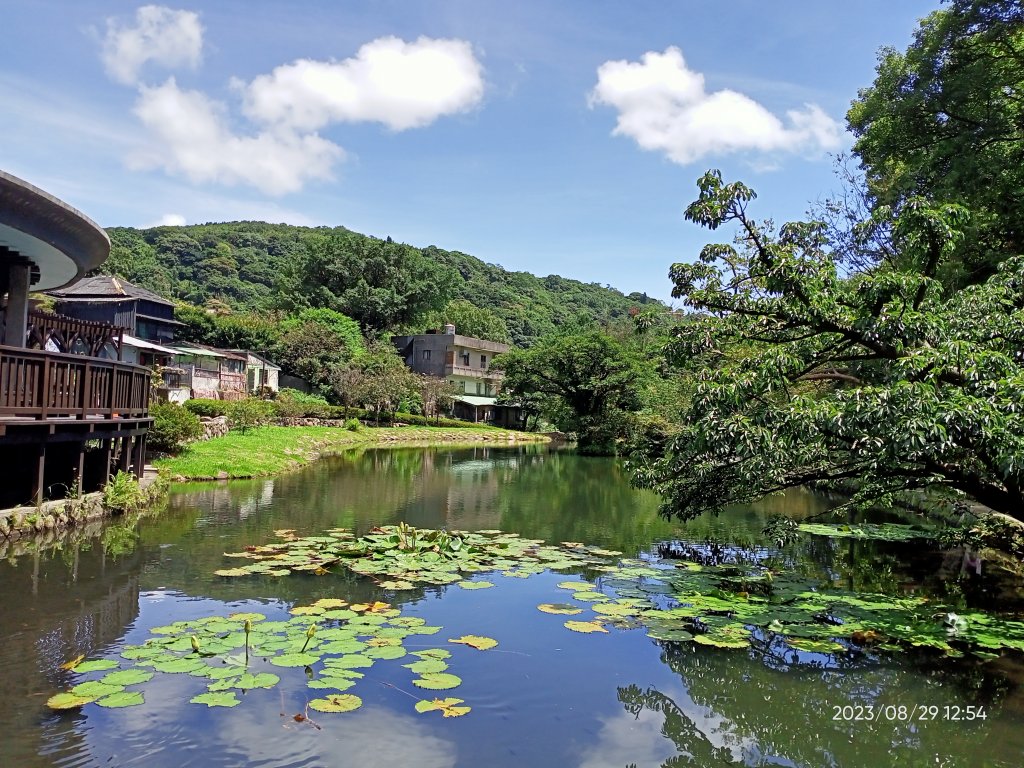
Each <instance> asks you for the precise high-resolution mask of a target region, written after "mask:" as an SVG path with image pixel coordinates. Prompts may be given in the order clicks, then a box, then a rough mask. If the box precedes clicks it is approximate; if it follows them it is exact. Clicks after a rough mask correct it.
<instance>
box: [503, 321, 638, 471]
mask: <svg viewBox="0 0 1024 768" xmlns="http://www.w3.org/2000/svg"><path fill="white" fill-rule="evenodd" d="M494 366H495V368H497V369H502V370H504V371H505V382H504V387H505V390H506V393H507V397H508V398H509V399H511V400H515V399H516V398H518V397H525V398H535V402H536V403H537V404H538V405H539V407H540V408H541V410H542V411H544V412H545V414H546V415H547V416H548V418H549V419H550V420H551V421H552V422H554V424H555V425H556V426H557V427H558V428H559V429H561V430H564V431H568V432H576V433H577V436H578V439H579V445H580V450H582V451H584V452H593V453H614V452H615V450H616V448H615V445H616V441H617V440H618V438H619V437H620V436H622V435H623V434H624V432H625V430H626V421H627V420H626V416H625V414H626V413H627V412H629V411H636V410H639V408H640V407H641V402H640V397H639V391H640V386H641V382H642V380H643V378H644V377H645V375H646V371H645V370H644V368H643V366H642V365H641V362H640V360H639V359H638V358H637V356H636V355H635V353H634V352H633V350H631V349H629V348H628V347H627V346H626V345H624V344H623V343H622V342H620V341H618V340H617V339H615V338H613V337H611V336H610V335H608V334H606V333H604V332H602V331H599V330H596V329H592V330H572V331H566V332H561V333H556V334H552V335H550V336H545V337H544V338H542V339H540V340H539V341H538V342H537V343H536V344H535V345H534V346H532V347H531V348H530V349H527V350H512V351H510V352H508V353H506V354H504V355H500V356H499V357H497V358H495V362H494ZM537 398H539V400H536V399H537Z"/></svg>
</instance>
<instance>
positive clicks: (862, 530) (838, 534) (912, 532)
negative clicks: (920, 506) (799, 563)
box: [797, 523, 935, 541]
mask: <svg viewBox="0 0 1024 768" xmlns="http://www.w3.org/2000/svg"><path fill="white" fill-rule="evenodd" d="M797 530H799V531H800V532H801V533H810V534H814V535H817V536H829V537H831V538H842V539H876V540H878V541H911V540H913V539H932V538H935V532H934V531H925V530H922V529H920V528H917V527H915V526H913V525H904V524H901V523H850V524H842V523H840V524H836V523H800V524H799V525H797Z"/></svg>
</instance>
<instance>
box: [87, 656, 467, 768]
mask: <svg viewBox="0 0 1024 768" xmlns="http://www.w3.org/2000/svg"><path fill="white" fill-rule="evenodd" d="M174 678H176V679H172V680H171V681H170V684H169V685H161V686H160V687H159V691H157V690H156V689H152V690H147V691H146V704H144V705H143V706H141V707H134V708H128V709H123V710H115V711H111V712H109V713H107V712H104V713H99V712H97V711H96V709H93V710H92V712H90V718H89V719H90V720H91V719H92V717H97V719H99V718H102V719H103V722H102V723H88V724H86V726H85V729H84V730H85V733H84V734H83V735H84V736H85V739H86V741H87V743H88V745H89V752H90V754H91V757H92V764H97V765H109V764H113V765H118V766H126V765H145V766H146V768H162V767H163V766H168V768H170V767H172V766H173V768H179V766H203V768H214V767H215V766H225V767H227V766H231V768H235V767H236V766H243V765H244V766H247V768H256V767H257V766H266V767H267V768H270V767H271V766H273V767H274V768H283V767H284V766H300V765H301V766H323V767H324V768H330V767H331V766H374V768H392V767H393V768H407V766H411V765H415V766H417V768H451V766H454V765H455V759H456V749H455V745H454V744H453V743H451V742H449V741H445V740H443V739H440V738H438V737H436V736H434V735H433V734H431V732H430V727H429V725H428V724H427V723H426V722H424V721H423V720H418V719H417V716H414V715H404V714H399V713H396V712H392V711H391V710H389V709H385V708H383V707H379V706H372V705H364V706H363V708H362V709H359V710H357V711H356V712H350V713H344V714H326V713H319V712H314V711H312V710H310V712H309V714H310V716H311V717H312V718H313V720H314V721H316V722H317V724H319V725H320V726H321V730H317V729H316V728H314V727H312V726H310V725H308V724H305V723H296V722H294V720H292V718H291V717H290V716H288V717H284V716H282V715H281V714H280V712H281V701H280V697H279V695H278V694H277V692H276V691H253V692H251V693H250V694H247V695H245V696H239V698H241V699H242V703H241V704H240V705H239V706H237V707H234V708H232V709H221V708H213V709H207V708H206V707H204V706H201V705H198V704H189V703H188V699H189V698H190V697H191V696H192V695H193V694H195V693H200V692H202V689H199V690H196V686H195V678H192V679H191V680H189V679H188V678H187V676H177V675H176V676H174ZM287 699H288V700H289V703H288V704H287V709H288V711H291V710H293V709H294V710H295V711H301V706H297V705H295V704H294V698H293V697H290V696H289V697H287ZM90 725H91V726H93V727H89V726H90ZM157 733H159V734H160V739H159V741H154V734H157Z"/></svg>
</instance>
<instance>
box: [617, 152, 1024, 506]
mask: <svg viewBox="0 0 1024 768" xmlns="http://www.w3.org/2000/svg"><path fill="white" fill-rule="evenodd" d="M699 187H700V196H699V198H698V200H697V201H695V202H694V203H693V204H691V205H690V206H689V207H688V208H687V211H686V216H687V218H688V219H690V220H691V221H695V222H697V223H699V224H702V225H704V226H706V227H708V228H710V229H716V228H718V227H720V226H722V225H724V224H727V223H736V224H738V225H739V228H740V235H739V236H738V238H737V239H738V242H739V246H740V247H739V248H735V247H733V246H729V245H709V246H706V247H705V248H704V250H703V251H702V252H701V255H700V259H699V261H698V262H696V263H695V264H676V265H674V266H673V267H672V270H671V277H672V280H673V282H674V283H675V287H674V289H673V295H674V296H675V297H677V298H683V299H685V301H686V303H687V304H689V305H690V306H691V307H693V308H695V309H698V310H700V311H702V312H703V313H706V314H703V315H701V316H699V317H697V318H696V319H694V320H693V321H691V322H689V323H685V324H683V325H681V326H680V327H679V328H678V329H677V331H676V333H677V340H676V341H675V342H674V345H673V349H672V357H673V359H674V360H675V361H676V364H677V365H681V364H686V365H689V366H691V369H693V370H695V371H697V377H698V383H697V386H696V389H695V392H694V393H693V396H692V400H691V402H690V405H689V408H688V410H687V413H686V415H685V417H684V420H683V423H682V424H681V425H680V426H679V427H678V429H677V430H675V431H674V433H673V434H671V435H667V436H665V437H664V439H662V440H660V441H649V442H648V443H647V444H646V445H645V446H644V447H643V449H642V450H640V451H639V452H638V453H637V454H636V455H635V456H634V457H633V459H632V463H631V466H632V468H633V470H634V472H635V477H636V480H637V482H638V484H639V485H641V486H645V487H650V488H653V489H655V490H657V491H659V492H660V493H662V494H663V496H664V510H665V511H666V512H667V513H669V514H672V515H675V516H678V517H681V518H690V517H694V516H696V515H698V514H700V513H701V512H704V511H712V512H716V511H719V510H721V509H722V508H723V507H725V506H727V505H729V504H733V503H740V502H749V501H753V500H755V499H757V498H760V497H762V496H764V495H766V494H769V493H772V492H773V491H779V490H782V489H785V488H790V487H795V486H799V485H805V484H815V485H817V486H820V487H824V488H833V489H837V488H839V487H840V486H842V485H843V484H845V483H846V482H849V481H853V482H856V483H857V490H856V493H855V495H854V496H853V498H852V499H851V501H850V502H849V503H850V504H851V505H857V506H863V505H867V504H875V503H885V502H889V501H892V500H893V498H894V496H895V495H896V494H898V493H899V492H902V491H906V490H908V489H928V490H932V491H946V492H950V493H954V494H960V495H963V494H966V495H967V496H970V497H971V498H974V499H976V500H978V501H980V502H981V503H983V504H985V505H987V506H989V507H991V508H992V509H993V510H996V511H999V512H1004V513H1006V514H1008V515H1011V516H1013V517H1016V518H1018V519H1024V464H1022V461H1024V459H1022V457H1024V433H1022V430H1021V429H1020V417H1019V409H1020V403H1021V398H1022V395H1024V365H1022V363H1024V352H1022V350H1024V257H1013V258H1009V259H1007V260H1005V261H1004V262H1003V263H1001V264H1000V266H999V269H998V271H997V272H996V274H994V275H993V276H992V277H991V278H989V279H988V280H987V281H986V282H984V283H981V284H977V285H973V286H970V287H967V288H965V289H963V290H960V291H958V292H956V293H954V294H953V295H952V296H948V297H947V296H944V293H943V285H942V284H941V283H940V281H939V280H938V279H937V275H939V274H940V273H941V272H942V270H943V268H944V267H947V266H948V265H949V263H950V262H955V261H956V260H957V259H958V258H959V257H960V254H961V252H962V249H963V248H964V247H965V239H964V234H963V225H964V223H965V221H967V213H966V211H965V210H964V209H963V208H962V207H960V206H956V205H949V204H940V205H935V206H931V205H928V204H927V203H926V202H924V201H922V200H921V199H908V200H907V201H906V203H905V204H904V205H903V207H902V210H901V213H900V214H899V216H898V217H897V218H896V219H895V220H894V223H893V242H894V245H895V247H896V249H897V252H898V253H899V255H900V258H899V259H898V260H897V264H896V265H893V266H881V267H879V268H877V269H875V270H872V271H869V272H864V273H857V274H854V275H852V276H847V277H844V276H842V275H841V272H840V270H839V269H837V264H836V257H835V254H833V253H832V252H831V251H830V250H829V249H828V243H827V242H826V240H825V238H824V237H823V235H822V232H823V229H822V225H821V224H820V223H815V222H810V223H804V222H800V223H791V224H786V225H785V226H783V227H781V228H780V229H779V230H778V231H777V232H775V231H773V230H771V229H770V228H768V227H766V226H763V225H759V224H758V223H757V222H755V221H754V220H753V219H751V218H750V217H749V216H748V215H747V205H748V203H749V201H750V200H751V199H753V197H754V193H753V191H752V190H750V189H749V188H747V187H746V186H744V185H743V184H740V183H732V184H724V183H723V182H722V179H721V175H720V174H719V173H717V172H709V173H708V174H705V176H704V177H703V178H702V179H701V180H700V182H699Z"/></svg>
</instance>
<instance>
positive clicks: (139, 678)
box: [100, 669, 153, 685]
mask: <svg viewBox="0 0 1024 768" xmlns="http://www.w3.org/2000/svg"><path fill="white" fill-rule="evenodd" d="M152 678H153V673H152V672H145V671H143V670H141V669H122V670H121V671H120V672H111V673H110V674H109V675H104V676H103V677H102V678H100V682H101V683H106V684H107V685H137V684H138V683H145V682H147V681H149V680H151V679H152Z"/></svg>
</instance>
